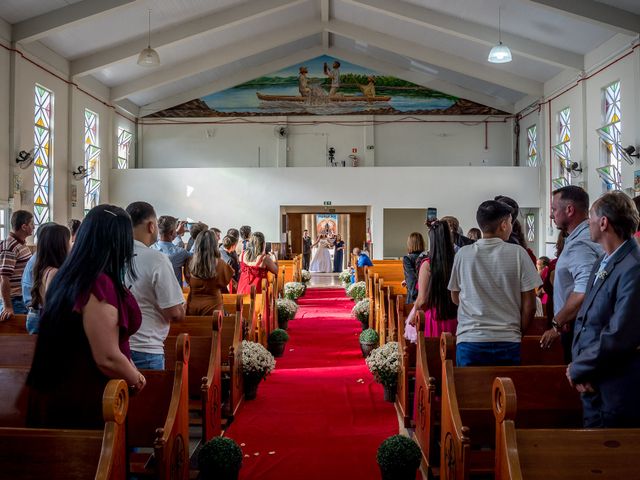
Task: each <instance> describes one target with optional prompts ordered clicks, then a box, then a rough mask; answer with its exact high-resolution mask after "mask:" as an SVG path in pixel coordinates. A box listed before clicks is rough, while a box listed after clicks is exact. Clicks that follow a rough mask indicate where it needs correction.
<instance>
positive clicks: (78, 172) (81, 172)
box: [71, 165, 91, 181]
mask: <svg viewBox="0 0 640 480" xmlns="http://www.w3.org/2000/svg"><path fill="white" fill-rule="evenodd" d="M89 173H91V172H90V171H89V170H87V169H86V168H85V167H84V166H83V165H79V166H78V168H76V169H75V170H74V171H73V172H71V175H73V179H74V180H76V181H80V180H83V179H85V178H87V177H88V176H89Z"/></svg>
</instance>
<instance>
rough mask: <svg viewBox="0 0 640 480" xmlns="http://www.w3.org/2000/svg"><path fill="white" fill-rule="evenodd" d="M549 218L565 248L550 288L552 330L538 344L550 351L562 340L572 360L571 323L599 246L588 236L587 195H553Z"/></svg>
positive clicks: (570, 190)
mask: <svg viewBox="0 0 640 480" xmlns="http://www.w3.org/2000/svg"><path fill="white" fill-rule="evenodd" d="M551 217H552V218H553V220H554V222H555V223H556V226H557V227H558V228H559V229H560V230H561V231H563V232H565V233H566V235H567V237H566V239H565V241H564V249H563V250H562V254H561V255H560V256H559V257H558V261H557V263H556V270H555V272H556V273H555V276H554V285H553V314H554V318H553V320H552V321H551V328H550V329H549V330H547V331H546V332H544V334H543V335H542V340H541V341H540V345H541V346H542V348H550V347H551V344H552V343H553V342H554V341H556V340H558V339H559V338H560V339H561V341H562V347H563V350H564V353H565V361H566V362H567V363H569V362H570V361H571V342H572V340H573V322H574V321H575V319H576V315H577V314H578V311H579V310H580V306H581V305H582V302H583V300H584V293H585V291H586V290H587V283H588V280H589V273H590V272H591V269H592V268H593V264H594V263H595V262H596V260H597V259H598V257H600V256H601V255H602V253H603V251H602V247H601V246H600V245H598V244H597V243H596V242H594V241H592V240H591V237H590V235H589V195H588V194H587V192H585V191H584V190H583V189H582V188H580V187H577V186H575V185H569V186H567V187H562V188H559V189H557V190H555V191H554V192H553V198H552V200H551Z"/></svg>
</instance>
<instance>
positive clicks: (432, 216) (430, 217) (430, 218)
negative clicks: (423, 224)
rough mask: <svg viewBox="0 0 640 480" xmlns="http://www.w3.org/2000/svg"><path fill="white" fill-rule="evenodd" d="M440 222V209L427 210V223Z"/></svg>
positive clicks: (431, 208) (430, 208)
mask: <svg viewBox="0 0 640 480" xmlns="http://www.w3.org/2000/svg"><path fill="white" fill-rule="evenodd" d="M436 220H438V209H437V208H434V207H429V208H427V223H433V222H435V221H436Z"/></svg>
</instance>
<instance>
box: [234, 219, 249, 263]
mask: <svg viewBox="0 0 640 480" xmlns="http://www.w3.org/2000/svg"><path fill="white" fill-rule="evenodd" d="M239 231H240V241H239V242H238V246H237V247H236V253H237V254H238V258H240V257H242V252H244V251H245V249H246V248H247V246H248V245H249V239H250V238H251V227H250V226H249V225H243V226H241V227H240V230H239Z"/></svg>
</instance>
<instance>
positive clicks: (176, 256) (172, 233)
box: [151, 215, 193, 288]
mask: <svg viewBox="0 0 640 480" xmlns="http://www.w3.org/2000/svg"><path fill="white" fill-rule="evenodd" d="M177 230H178V219H177V218H176V217H172V216H171V215H163V216H161V217H160V218H158V231H159V233H160V238H159V239H158V241H157V242H156V243H154V244H153V245H151V248H153V249H154V250H158V251H159V252H162V253H164V254H165V255H166V256H168V257H169V261H170V262H171V266H172V267H173V272H174V274H175V276H176V280H177V281H178V285H180V288H182V278H183V275H184V278H185V280H186V281H187V283H189V267H188V264H189V260H190V259H191V255H193V254H192V253H190V252H189V251H188V250H187V249H186V248H183V247H179V246H178V245H175V244H174V243H173V240H174V239H175V238H176V236H177V233H176V232H177Z"/></svg>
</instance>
